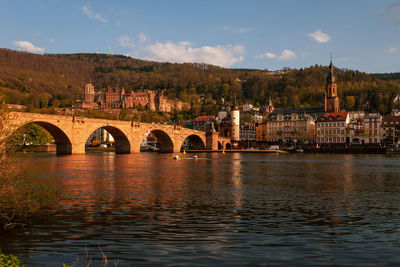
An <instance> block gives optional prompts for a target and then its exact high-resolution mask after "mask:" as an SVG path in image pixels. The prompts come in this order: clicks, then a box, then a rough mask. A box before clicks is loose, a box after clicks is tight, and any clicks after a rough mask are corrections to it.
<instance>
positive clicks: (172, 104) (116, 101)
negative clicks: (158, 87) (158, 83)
mask: <svg viewBox="0 0 400 267" xmlns="http://www.w3.org/2000/svg"><path fill="white" fill-rule="evenodd" d="M82 99H83V100H82V101H79V102H77V103H75V104H74V107H76V108H101V109H120V108H135V107H139V106H142V107H147V108H148V109H150V110H152V111H165V112H171V111H173V110H187V109H189V108H190V105H189V104H187V103H184V102H182V101H179V100H177V101H173V100H169V99H167V98H166V97H165V96H164V93H163V91H154V90H148V89H146V90H140V91H131V92H130V93H126V92H125V89H124V88H122V89H120V88H119V87H114V88H112V87H108V88H107V90H106V91H104V92H103V91H99V92H96V91H95V89H94V86H93V84H91V83H87V84H86V86H85V89H84V90H83V97H82Z"/></svg>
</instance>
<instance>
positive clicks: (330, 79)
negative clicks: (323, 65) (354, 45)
mask: <svg viewBox="0 0 400 267" xmlns="http://www.w3.org/2000/svg"><path fill="white" fill-rule="evenodd" d="M326 83H327V84H334V83H336V79H335V75H334V72H333V64H332V54H331V61H330V64H329V73H328V77H327V79H326Z"/></svg>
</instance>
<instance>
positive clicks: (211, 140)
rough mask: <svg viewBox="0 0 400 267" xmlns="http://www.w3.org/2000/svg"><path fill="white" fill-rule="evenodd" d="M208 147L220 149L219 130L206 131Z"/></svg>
mask: <svg viewBox="0 0 400 267" xmlns="http://www.w3.org/2000/svg"><path fill="white" fill-rule="evenodd" d="M206 149H207V150H218V132H207V133H206Z"/></svg>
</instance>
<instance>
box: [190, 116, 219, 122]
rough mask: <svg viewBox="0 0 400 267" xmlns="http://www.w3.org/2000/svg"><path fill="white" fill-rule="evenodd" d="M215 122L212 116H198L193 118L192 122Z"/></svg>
mask: <svg viewBox="0 0 400 267" xmlns="http://www.w3.org/2000/svg"><path fill="white" fill-rule="evenodd" d="M212 120H214V121H215V120H216V119H215V117H214V116H213V115H207V116H198V117H197V118H194V119H193V121H212Z"/></svg>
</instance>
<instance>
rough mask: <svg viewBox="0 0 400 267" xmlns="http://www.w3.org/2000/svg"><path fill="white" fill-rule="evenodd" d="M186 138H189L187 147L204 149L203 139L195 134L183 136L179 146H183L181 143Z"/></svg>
mask: <svg viewBox="0 0 400 267" xmlns="http://www.w3.org/2000/svg"><path fill="white" fill-rule="evenodd" d="M186 140H189V143H190V146H191V147H190V148H189V149H193V150H205V149H206V144H205V141H204V140H203V139H202V138H201V137H200V136H199V135H197V134H189V135H188V136H186V137H185V138H183V141H182V143H181V146H180V148H181V147H182V146H183V144H184V142H185V141H186Z"/></svg>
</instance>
